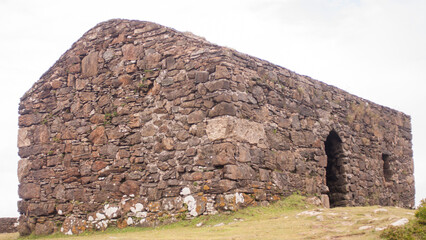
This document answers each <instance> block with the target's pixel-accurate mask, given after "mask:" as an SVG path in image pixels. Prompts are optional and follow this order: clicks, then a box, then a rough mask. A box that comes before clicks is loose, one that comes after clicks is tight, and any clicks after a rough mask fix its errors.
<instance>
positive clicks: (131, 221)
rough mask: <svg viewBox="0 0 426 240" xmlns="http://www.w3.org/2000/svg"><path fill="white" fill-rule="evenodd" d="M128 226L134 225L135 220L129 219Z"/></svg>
mask: <svg viewBox="0 0 426 240" xmlns="http://www.w3.org/2000/svg"><path fill="white" fill-rule="evenodd" d="M126 222H127V225H129V226H130V225H133V218H131V217H129V218H128V219H127V221H126Z"/></svg>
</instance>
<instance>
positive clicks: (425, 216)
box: [415, 198, 426, 225]
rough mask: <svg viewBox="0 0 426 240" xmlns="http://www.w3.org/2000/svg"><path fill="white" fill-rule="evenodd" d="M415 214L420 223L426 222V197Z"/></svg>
mask: <svg viewBox="0 0 426 240" xmlns="http://www.w3.org/2000/svg"><path fill="white" fill-rule="evenodd" d="M415 216H416V218H417V221H418V222H419V223H420V224H423V225H424V224H426V198H425V199H423V200H422V201H421V202H420V206H419V207H418V208H417V211H416V215H415Z"/></svg>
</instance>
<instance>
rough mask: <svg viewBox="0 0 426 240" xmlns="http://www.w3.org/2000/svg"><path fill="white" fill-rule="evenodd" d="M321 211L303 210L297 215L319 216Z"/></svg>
mask: <svg viewBox="0 0 426 240" xmlns="http://www.w3.org/2000/svg"><path fill="white" fill-rule="evenodd" d="M320 214H321V212H319V211H303V212H301V213H299V214H297V216H317V215H320Z"/></svg>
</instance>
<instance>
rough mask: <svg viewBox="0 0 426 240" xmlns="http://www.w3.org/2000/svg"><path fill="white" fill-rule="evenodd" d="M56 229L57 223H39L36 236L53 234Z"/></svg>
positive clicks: (36, 227) (35, 231) (35, 232)
mask: <svg viewBox="0 0 426 240" xmlns="http://www.w3.org/2000/svg"><path fill="white" fill-rule="evenodd" d="M54 229H55V223H53V222H52V221H47V222H44V223H37V224H36V226H35V230H34V234H36V235H48V234H51V233H53V231H54Z"/></svg>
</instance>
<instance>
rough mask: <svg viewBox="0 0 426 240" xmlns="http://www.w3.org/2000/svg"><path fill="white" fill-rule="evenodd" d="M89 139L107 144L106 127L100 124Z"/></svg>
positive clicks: (96, 142) (95, 142)
mask: <svg viewBox="0 0 426 240" xmlns="http://www.w3.org/2000/svg"><path fill="white" fill-rule="evenodd" d="M89 140H90V141H91V142H92V143H93V144H105V143H106V142H107V141H108V139H107V137H106V134H105V127H103V126H98V127H97V128H96V129H95V130H93V131H92V133H90V135H89Z"/></svg>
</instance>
